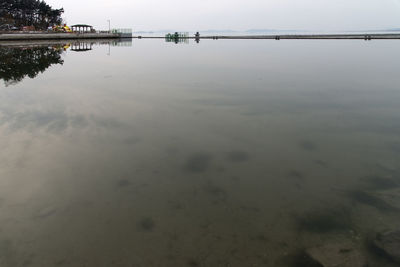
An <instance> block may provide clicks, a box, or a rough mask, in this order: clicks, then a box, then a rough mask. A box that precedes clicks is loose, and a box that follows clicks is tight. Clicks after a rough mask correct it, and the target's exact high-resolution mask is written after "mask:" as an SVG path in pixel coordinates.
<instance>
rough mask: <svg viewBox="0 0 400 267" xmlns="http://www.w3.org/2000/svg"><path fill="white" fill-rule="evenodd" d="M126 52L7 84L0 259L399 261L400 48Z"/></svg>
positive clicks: (145, 46) (72, 59) (357, 264)
mask: <svg viewBox="0 0 400 267" xmlns="http://www.w3.org/2000/svg"><path fill="white" fill-rule="evenodd" d="M191 43H193V42H191ZM130 44H131V43H130ZM120 45H121V43H117V42H116V43H114V41H100V42H85V43H82V44H79V43H77V42H72V43H70V44H65V43H60V44H58V45H57V44H56V43H55V44H54V45H49V44H47V45H45V47H48V48H50V47H51V48H52V49H59V50H60V51H61V55H62V56H65V58H64V59H65V64H64V65H63V67H62V68H54V69H53V70H54V71H47V72H46V74H45V75H43V76H40V78H37V79H36V80H35V81H34V82H30V81H29V82H28V80H27V79H26V80H24V81H22V82H21V83H20V84H19V86H18V87H14V88H2V90H0V211H1V212H0V225H1V229H0V230H1V231H0V265H1V266H3V265H4V266H6V267H8V266H30V267H42V266H71V267H72V266H87V267H92V266H93V267H94V266H96V267H102V266H104V267H108V266H166V267H168V266H171V267H172V266H174V267H175V266H211V267H213V266H271V267H275V266H289V267H291V266H293V267H298V266H333V265H335V266H343V267H345V266H352V267H353V266H354V267H361V266H385V267H389V266H396V264H395V263H393V259H394V257H396V255H397V254H396V253H397V252H398V251H399V250H394V249H391V248H393V247H391V248H389V249H388V247H387V245H388V244H389V243H390V240H393V239H394V238H396V237H398V236H399V235H400V233H399V232H396V231H395V230H396V229H398V222H399V218H400V212H399V208H400V164H399V160H398V158H399V155H400V138H399V135H398V133H399V129H400V128H399V127H398V125H399V121H400V120H399V119H400V117H399V115H398V114H400V111H399V106H398V103H399V101H400V93H399V90H398V82H397V81H398V74H397V70H398V69H399V68H400V60H398V56H396V55H397V54H396V53H395V51H397V45H393V44H392V43H389V42H385V41H383V42H379V43H378V42H377V43H369V44H368V45H371V46H368V47H363V46H362V45H360V44H359V43H357V42H335V41H332V42H331V41H327V42H323V45H321V43H318V42H280V43H279V44H277V43H276V42H275V41H273V42H258V41H226V40H221V41H219V42H212V41H211V40H210V41H208V40H202V41H201V43H200V44H199V45H197V44H193V45H185V46H180V47H179V49H177V47H176V48H175V47H171V46H170V45H166V44H165V43H164V40H161V41H160V40H140V41H138V42H137V43H136V42H135V46H134V47H133V48H132V49H125V48H120V47H115V46H120ZM128 45H129V43H128ZM372 45H374V46H372ZM42 46H43V45H42ZM79 46H80V47H81V48H82V47H88V48H91V49H92V50H87V51H88V52H87V53H74V52H70V51H71V48H72V47H78V48H79ZM56 47H58V48H56ZM107 48H113V53H112V55H110V56H107ZM24 49H28V48H23V49H22V50H24ZM64 50H66V51H64ZM337 51H338V52H337ZM383 51H384V52H383ZM339 52H340V55H341V56H340V57H339V56H338V55H337V54H335V53H338V54H339ZM374 57H376V58H379V60H380V62H382V64H380V65H379V64H375V63H376V61H375V60H371V58H374ZM362 60H365V63H364V64H359V63H357V66H358V68H355V66H354V65H352V64H353V63H354V62H361V61H362ZM326 62H330V65H329V66H327V65H326ZM383 63H384V64H383ZM53 65H54V64H53ZM82 70H84V71H82ZM371 73H373V74H374V75H371ZM333 74H334V75H333ZM378 82H379V83H378ZM386 230H391V232H388V233H387V232H385V231H386ZM375 234H377V235H375ZM383 249H384V250H385V251H384V253H382V250H383ZM374 253H375V254H378V255H377V258H375V257H374ZM379 253H381V254H380V255H379ZM382 255H383V256H382ZM385 257H386V258H385ZM2 264H3V265H2ZM397 266H398V265H397Z"/></svg>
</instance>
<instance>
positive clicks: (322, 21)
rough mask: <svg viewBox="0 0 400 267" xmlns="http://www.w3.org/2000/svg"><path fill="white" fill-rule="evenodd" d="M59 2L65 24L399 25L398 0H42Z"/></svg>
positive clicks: (312, 27)
mask: <svg viewBox="0 0 400 267" xmlns="http://www.w3.org/2000/svg"><path fill="white" fill-rule="evenodd" d="M45 1H46V2H47V3H48V4H50V5H51V6H53V7H54V8H60V7H64V9H65V14H64V18H65V19H66V21H67V23H68V24H76V23H85V24H91V25H93V26H95V28H96V29H108V22H107V20H108V19H110V20H111V27H122V28H133V29H134V31H139V30H160V29H174V30H181V31H196V30H207V29H232V30H246V29H278V30H285V29H294V30H296V29H298V30H315V31H338V30H367V29H372V30H373V29H384V28H400V0H110V1H105V0H68V1H67V0H45Z"/></svg>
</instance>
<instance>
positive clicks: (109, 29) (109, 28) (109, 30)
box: [107, 19, 111, 33]
mask: <svg viewBox="0 0 400 267" xmlns="http://www.w3.org/2000/svg"><path fill="white" fill-rule="evenodd" d="M107 21H108V32H109V33H111V26H110V20H109V19H108V20H107Z"/></svg>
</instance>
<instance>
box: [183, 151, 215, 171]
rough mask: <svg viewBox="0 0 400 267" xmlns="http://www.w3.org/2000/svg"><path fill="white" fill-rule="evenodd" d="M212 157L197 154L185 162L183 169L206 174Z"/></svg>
mask: <svg viewBox="0 0 400 267" xmlns="http://www.w3.org/2000/svg"><path fill="white" fill-rule="evenodd" d="M211 158H212V156H211V155H209V154H207V153H196V154H194V155H192V156H190V157H189V158H187V160H186V161H185V163H184V165H183V169H184V170H185V171H188V172H194V173H199V172H204V171H206V170H207V168H208V166H209V164H210V161H211Z"/></svg>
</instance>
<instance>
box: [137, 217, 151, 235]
mask: <svg viewBox="0 0 400 267" xmlns="http://www.w3.org/2000/svg"><path fill="white" fill-rule="evenodd" d="M154 227H155V223H154V220H153V219H152V218H150V217H144V218H142V219H141V220H140V221H139V222H138V228H139V229H140V230H142V231H144V232H151V231H153V229H154Z"/></svg>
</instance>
